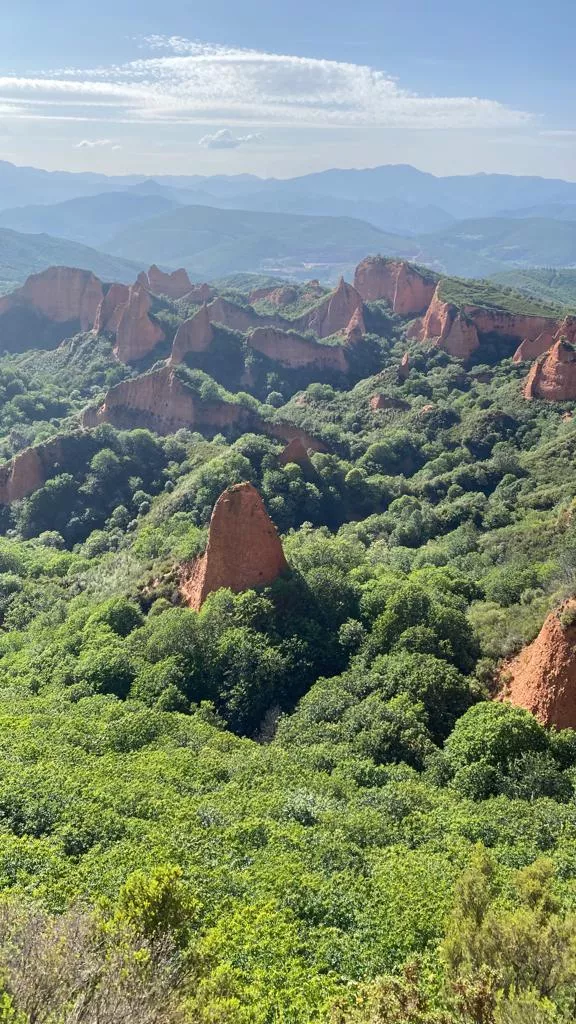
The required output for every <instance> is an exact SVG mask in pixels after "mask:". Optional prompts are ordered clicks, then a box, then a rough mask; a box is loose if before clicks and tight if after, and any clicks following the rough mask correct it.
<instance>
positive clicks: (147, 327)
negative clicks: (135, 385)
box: [114, 283, 164, 363]
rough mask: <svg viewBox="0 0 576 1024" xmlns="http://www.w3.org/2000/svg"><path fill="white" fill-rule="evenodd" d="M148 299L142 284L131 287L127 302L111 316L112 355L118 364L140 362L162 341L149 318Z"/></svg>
mask: <svg viewBox="0 0 576 1024" xmlns="http://www.w3.org/2000/svg"><path fill="white" fill-rule="evenodd" d="M151 308H152V298H151V296H150V293H149V292H148V291H147V290H146V289H145V288H144V286H143V285H142V284H138V283H136V284H133V285H131V287H130V289H129V291H128V299H127V301H126V302H125V303H123V305H122V306H120V307H119V308H118V309H117V311H116V312H115V313H114V317H115V322H116V323H117V328H116V344H115V346H114V355H115V356H116V358H117V359H119V360H120V362H122V363H134V362H138V360H139V359H143V358H144V357H145V356H147V355H149V353H150V352H152V351H153V349H155V348H156V345H158V344H159V343H160V342H161V341H164V331H163V330H162V328H161V327H160V325H159V324H157V323H155V322H154V320H152V319H151V317H150V310H151Z"/></svg>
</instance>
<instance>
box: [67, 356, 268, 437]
mask: <svg viewBox="0 0 576 1024" xmlns="http://www.w3.org/2000/svg"><path fill="white" fill-rule="evenodd" d="M253 415H254V414H253V413H252V410H250V409H246V408H245V407H244V406H241V405H233V404H232V403H230V402H223V401H221V400H220V399H217V400H214V401H210V402H203V401H201V399H199V398H198V397H197V396H196V395H195V394H194V392H193V391H192V390H191V389H190V388H187V387H186V386H185V385H184V384H183V383H182V382H181V381H180V380H179V378H178V377H177V376H176V374H175V373H174V371H173V370H172V369H171V368H170V367H169V366H164V367H162V369H160V370H155V371H154V372H153V373H144V374H142V375H141V376H140V377H133V378H132V379H131V380H123V381H121V382H120V383H119V384H116V385H115V387H113V388H111V389H110V391H109V392H108V393H107V395H106V399H105V401H104V404H103V405H101V406H100V408H99V409H87V410H86V411H85V413H84V417H83V425H84V426H86V427H93V426H97V424H98V423H111V424H112V425H113V426H115V427H119V428H120V429H133V428H134V427H146V428H147V429H149V430H155V431H156V433H158V434H173V433H174V432H175V431H176V430H179V429H180V428H181V427H186V428H189V429H190V430H194V429H198V430H200V429H207V430H211V431H216V430H220V429H224V428H226V427H229V426H231V425H232V424H235V423H238V424H245V425H246V428H247V429H248V427H250V425H251V424H252V420H253Z"/></svg>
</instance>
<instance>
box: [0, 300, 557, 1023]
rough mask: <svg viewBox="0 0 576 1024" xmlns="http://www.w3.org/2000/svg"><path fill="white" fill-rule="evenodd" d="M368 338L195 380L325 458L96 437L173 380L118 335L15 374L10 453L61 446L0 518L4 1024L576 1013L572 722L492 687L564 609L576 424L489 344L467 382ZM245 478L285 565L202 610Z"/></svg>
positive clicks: (390, 338) (255, 443)
mask: <svg viewBox="0 0 576 1024" xmlns="http://www.w3.org/2000/svg"><path fill="white" fill-rule="evenodd" d="M447 287H448V286H447ZM450 287H451V289H452V291H451V292H450V294H451V295H454V294H456V293H458V294H461V292H462V291H463V289H464V284H463V283H462V282H456V283H454V282H453V283H452V284H451V285H450ZM495 290H497V289H496V286H495V285H488V284H486V283H484V284H483V285H480V284H476V285H475V290H472V291H471V293H470V294H472V295H474V296H475V299H476V300H477V301H480V299H479V297H481V296H484V298H485V301H486V302H487V303H491V302H492V301H493V292H494V291H495ZM224 292H225V294H227V295H228V296H229V297H231V298H235V300H236V301H237V302H239V303H244V304H246V302H247V299H246V296H245V295H244V296H242V295H241V294H239V293H238V292H234V291H232V290H230V288H228V290H227V291H226V288H224ZM503 294H504V297H505V302H506V304H507V308H513V307H514V308H515V307H516V305H518V304H519V303H521V301H522V300H521V298H520V297H519V296H518V295H517V294H516V293H513V292H511V291H510V290H509V289H507V290H506V291H505V293H503ZM526 301H527V302H529V300H526ZM540 307H541V300H540V299H538V300H535V301H534V304H533V307H531V308H533V309H538V311H540ZM265 308H266V307H265V306H263V307H262V309H263V310H264V309H265ZM294 308H295V309H296V310H299V308H300V307H299V306H298V305H296V306H295V307H294ZM529 311H530V310H529ZM189 313H190V310H189V309H185V308H184V307H183V306H182V304H181V303H180V304H179V303H175V302H171V301H169V300H164V299H163V300H158V302H157V305H156V307H155V311H154V316H155V317H156V318H157V319H158V322H161V323H163V324H164V326H165V327H166V329H167V331H168V332H171V333H172V334H173V333H174V330H175V328H176V326H177V325H178V324H179V323H180V322H181V320H182V318H183V316H185V315H188V314H189ZM365 318H366V327H367V331H368V333H367V337H366V339H365V344H363V347H362V348H361V351H359V353H358V354H357V356H355V357H354V360H355V361H354V360H351V367H350V374H349V377H348V379H346V380H344V379H341V378H339V377H337V376H333V377H332V378H330V376H329V375H328V374H324V375H322V374H320V375H319V374H318V373H316V374H315V373H314V372H313V371H310V372H308V371H306V372H304V371H302V370H299V371H294V372H292V371H288V370H286V368H283V367H282V366H280V365H269V364H268V363H267V362H266V361H264V360H261V361H260V362H259V363H258V361H257V360H255V361H254V360H253V370H254V373H253V376H252V381H253V384H252V385H245V386H244V387H242V384H241V380H242V373H243V371H244V370H245V365H246V363H245V360H246V358H247V357H246V351H245V348H243V338H242V336H241V335H238V334H237V333H235V332H233V331H226V330H225V329H224V328H222V329H221V330H220V333H219V341H218V344H217V345H216V347H215V349H214V352H213V353H212V354H210V355H209V356H204V357H203V361H202V360H197V361H196V364H195V365H194V364H193V363H191V364H190V365H189V366H188V367H181V368H180V369H179V371H178V372H179V374H180V376H181V378H182V380H183V381H185V382H186V383H187V385H188V386H189V387H190V389H191V390H192V391H193V392H194V394H195V395H196V396H197V397H199V399H201V400H209V399H213V398H214V397H215V396H216V397H218V396H219V397H220V398H224V400H234V401H236V402H240V403H244V405H246V406H247V407H250V408H253V409H255V410H257V411H258V413H259V415H260V416H261V417H262V418H263V421H269V422H274V421H275V417H278V416H279V415H280V414H281V416H282V417H283V419H284V420H286V421H289V422H290V423H292V424H293V425H295V426H297V427H299V428H301V429H302V430H305V431H306V432H307V433H308V434H309V435H311V436H313V437H314V438H317V439H318V441H319V442H320V445H321V447H323V448H324V449H325V450H324V451H317V452H313V453H311V454H310V456H309V459H308V460H307V462H306V463H305V464H304V465H299V464H295V463H290V462H288V463H287V464H283V463H282V460H281V458H280V456H281V454H282V451H283V448H284V444H283V443H282V442H280V441H278V440H277V439H275V438H274V437H271V436H267V435H266V434H265V433H259V432H241V431H240V430H238V429H236V428H230V429H229V430H227V431H225V432H222V433H221V432H211V433H210V432H206V431H204V432H202V433H200V432H198V431H195V430H194V429H184V428H182V429H179V430H177V431H176V432H174V433H171V434H168V435H165V436H160V435H158V434H155V433H153V432H152V431H150V430H146V429H143V428H141V427H139V428H137V429H126V430H119V429H116V428H115V427H113V426H111V425H110V424H109V423H102V424H101V425H99V426H97V427H96V428H94V429H91V430H81V429H80V426H79V419H78V417H79V414H80V412H81V410H82V409H83V408H84V407H85V406H87V405H88V404H98V403H100V402H102V400H103V397H104V395H105V393H106V391H107V390H108V389H109V388H110V387H112V386H113V385H114V384H117V383H118V382H119V381H121V380H123V379H127V378H129V377H131V376H135V375H136V373H138V372H142V371H143V370H144V371H149V370H150V369H151V368H153V367H154V366H156V365H157V364H155V363H154V359H153V358H152V359H150V360H149V361H148V363H147V364H146V365H143V366H140V367H137V368H130V367H128V366H126V365H123V364H121V363H118V362H117V361H116V360H115V359H114V357H113V354H112V341H111V340H110V338H107V337H105V336H100V337H98V338H96V337H94V335H91V334H85V335H77V336H75V337H74V338H72V339H69V340H67V341H66V342H65V343H64V344H63V345H61V346H60V347H59V348H58V349H55V350H53V351H46V350H43V346H42V347H41V348H35V347H34V338H33V337H31V338H30V339H29V340H28V343H27V346H26V350H25V351H21V352H17V353H12V354H8V353H6V354H4V356H3V357H2V358H0V396H1V399H2V400H1V402H0V452H1V454H2V456H3V458H4V459H5V460H8V459H10V458H12V457H13V456H14V455H17V454H18V453H19V452H21V451H22V450H23V449H25V448H26V447H27V446H29V445H31V444H39V443H41V442H44V441H47V440H49V439H52V438H54V437H56V436H58V437H59V439H60V446H61V448H60V452H61V454H60V458H59V462H58V465H57V467H56V468H55V470H54V472H53V473H52V475H51V476H50V477H49V478H48V479H46V481H45V482H44V484H43V485H42V486H40V487H38V488H37V489H35V490H34V491H33V492H32V493H30V494H29V495H28V496H27V497H25V498H23V499H21V500H18V501H16V502H13V503H12V504H11V505H5V506H2V508H1V509H0V531H1V535H0V627H1V628H0V722H1V725H0V922H1V925H0V1021H1V1022H2V1024H79V1022H88V1024H117V1022H126V1024H148V1022H149V1024H179V1022H182V1024H568V1022H573V1021H575V1020H576V731H573V730H572V729H563V730H562V731H555V730H549V729H546V728H544V727H543V726H542V725H541V724H539V722H538V721H537V720H536V718H534V717H533V716H532V715H531V714H530V713H529V712H528V711H525V710H523V709H522V708H518V707H513V706H512V705H511V704H506V703H500V702H498V701H495V700H494V699H493V697H494V695H495V692H496V689H497V685H498V677H499V673H500V671H501V665H502V663H505V662H506V660H507V659H510V658H511V657H512V656H513V655H514V654H515V653H516V652H518V651H519V650H520V649H521V648H522V647H523V646H525V645H526V644H528V643H530V642H531V641H532V640H533V639H534V637H535V636H536V635H537V633H538V631H539V630H540V628H541V626H542V623H543V621H544V619H545V617H546V615H547V614H548V612H549V611H550V610H551V609H553V608H555V607H556V606H557V605H558V604H559V603H560V602H561V601H563V600H564V599H566V598H568V597H572V596H573V595H574V594H575V593H576V470H575V457H576V421H575V420H574V419H573V418H572V410H573V403H568V402H558V403H555V402H543V401H532V402H528V401H526V400H525V399H524V398H523V396H522V385H523V382H524V378H525V376H526V373H527V371H528V367H527V365H526V364H525V363H513V362H512V360H511V359H510V358H509V357H508V356H509V350H510V346H509V345H508V346H503V347H501V348H499V343H498V340H497V339H495V338H493V337H488V338H486V339H485V340H484V343H483V345H482V346H481V347H480V349H479V350H478V352H477V353H475V355H474V359H473V360H471V361H469V362H468V363H463V362H462V361H461V360H458V359H455V358H452V357H451V356H449V355H448V354H447V353H445V352H443V351H441V350H439V349H438V348H435V347H432V346H427V345H424V344H422V343H419V342H416V341H411V342H410V341H407V340H406V326H407V324H406V322H405V321H403V320H401V319H400V318H398V317H397V316H394V315H393V314H392V313H391V312H390V309H389V308H388V307H387V306H386V304H385V303H384V302H378V303H371V304H368V305H367V306H366V310H365ZM330 340H333V339H329V342H330ZM406 352H408V355H409V370H408V371H407V372H406V373H405V374H400V373H399V367H400V364H401V360H402V357H403V356H404V354H405V353H406ZM234 353H236V356H234ZM503 353H504V354H505V355H506V358H503V357H502V356H503ZM236 357H237V359H236ZM374 395H380V396H382V398H383V401H382V403H381V404H382V405H383V407H382V408H373V407H372V405H371V403H370V399H371V398H373V396H374ZM243 481H250V482H251V483H252V484H254V486H255V487H256V488H257V489H258V491H259V493H260V494H261V496H262V498H263V500H264V502H265V505H266V508H267V511H268V513H269V515H270V517H271V519H272V521H273V522H274V524H275V526H276V528H277V530H278V532H279V534H280V536H281V539H282V544H283V548H284V552H285V555H286V558H287V561H288V565H289V571H288V572H287V573H285V574H283V575H282V576H280V577H279V578H278V579H277V580H276V581H275V582H274V583H273V584H272V585H270V586H267V587H265V588H260V589H258V590H246V591H244V592H242V593H232V591H231V590H228V589H220V590H217V591H216V592H214V593H212V594H211V595H210V596H209V597H208V599H207V600H206V601H205V603H204V604H203V606H202V608H201V610H200V611H199V612H196V611H193V610H191V609H190V608H189V607H187V606H186V604H185V602H184V601H183V600H182V595H181V592H180V590H179V573H180V571H181V568H182V566H184V565H186V564H187V563H190V562H191V561H192V560H193V559H195V558H196V557H197V556H199V555H200V554H201V553H202V552H203V551H204V549H205V546H206V540H207V531H208V525H209V522H210V516H211V513H212V510H213V508H214V505H215V503H216V501H217V499H218V497H219V496H220V495H221V494H222V492H223V491H225V490H226V488H228V487H230V486H232V485H234V484H237V483H239V482H243Z"/></svg>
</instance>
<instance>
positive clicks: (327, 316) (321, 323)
mask: <svg viewBox="0 0 576 1024" xmlns="http://www.w3.org/2000/svg"><path fill="white" fill-rule="evenodd" d="M362 305H363V303H362V298H361V296H360V295H359V294H358V292H357V291H356V289H355V288H353V287H352V285H351V284H347V283H346V281H345V280H344V278H343V277H341V278H340V282H339V284H338V287H337V288H336V290H335V291H333V292H330V294H329V295H327V296H326V298H325V299H324V300H323V302H321V303H320V304H319V305H318V306H316V307H315V309H313V310H310V311H309V312H307V313H304V314H303V315H302V316H301V317H299V318H298V320H296V321H295V324H294V326H295V327H296V328H297V329H298V330H308V331H313V332H314V334H315V335H316V336H317V337H318V338H329V337H331V335H333V334H341V333H343V332H344V331H345V330H346V328H347V327H348V324H349V323H350V321H351V319H352V317H353V316H354V313H355V312H356V310H357V309H360V310H362Z"/></svg>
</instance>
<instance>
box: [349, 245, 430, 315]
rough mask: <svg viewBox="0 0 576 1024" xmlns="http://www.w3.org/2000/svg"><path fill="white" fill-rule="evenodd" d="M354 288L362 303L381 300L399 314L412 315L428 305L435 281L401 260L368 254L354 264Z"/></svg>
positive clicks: (420, 311)
mask: <svg viewBox="0 0 576 1024" xmlns="http://www.w3.org/2000/svg"><path fill="white" fill-rule="evenodd" d="M354 287H355V288H356V291H357V292H359V294H360V295H361V296H362V299H363V300H364V302H377V301H378V300H380V299H384V300H385V301H386V302H388V303H389V304H390V306H391V307H392V310H393V312H394V313H397V314H398V315H399V316H414V315H416V314H417V313H423V312H424V311H425V310H426V309H427V308H428V306H429V305H430V303H431V301H432V296H433V295H434V291H435V288H436V281H435V278H434V277H433V276H432V275H430V276H429V277H427V276H426V275H425V274H424V273H422V272H421V271H419V270H418V269H417V268H416V267H414V266H412V265H411V264H410V263H406V261H405V260H389V259H385V258H384V257H383V256H368V257H367V259H365V260H362V262H361V263H359V264H358V266H357V267H356V273H355V274H354Z"/></svg>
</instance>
